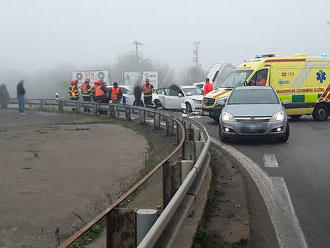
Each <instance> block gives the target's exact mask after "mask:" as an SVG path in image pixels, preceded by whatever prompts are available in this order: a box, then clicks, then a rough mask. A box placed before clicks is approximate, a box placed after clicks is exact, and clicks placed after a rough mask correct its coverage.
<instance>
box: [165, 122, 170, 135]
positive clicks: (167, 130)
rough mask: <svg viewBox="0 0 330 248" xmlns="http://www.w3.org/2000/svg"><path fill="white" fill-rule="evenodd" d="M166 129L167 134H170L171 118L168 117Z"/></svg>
mask: <svg viewBox="0 0 330 248" xmlns="http://www.w3.org/2000/svg"><path fill="white" fill-rule="evenodd" d="M165 124H166V125H165V129H166V136H169V135H170V120H169V119H168V118H166V120H165Z"/></svg>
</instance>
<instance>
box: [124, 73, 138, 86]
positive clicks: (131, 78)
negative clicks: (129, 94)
mask: <svg viewBox="0 0 330 248" xmlns="http://www.w3.org/2000/svg"><path fill="white" fill-rule="evenodd" d="M123 82H124V84H125V85H128V86H132V87H134V86H135V84H137V83H138V84H141V82H142V72H124V73H123Z"/></svg>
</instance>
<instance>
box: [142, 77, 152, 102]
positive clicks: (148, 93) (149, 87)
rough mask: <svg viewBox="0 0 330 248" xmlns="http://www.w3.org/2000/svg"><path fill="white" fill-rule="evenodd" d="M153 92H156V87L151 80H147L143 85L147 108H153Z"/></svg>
mask: <svg viewBox="0 0 330 248" xmlns="http://www.w3.org/2000/svg"><path fill="white" fill-rule="evenodd" d="M153 90H154V87H153V86H152V85H151V84H150V81H149V78H146V81H145V84H144V85H143V93H144V105H145V106H146V107H152V92H153Z"/></svg>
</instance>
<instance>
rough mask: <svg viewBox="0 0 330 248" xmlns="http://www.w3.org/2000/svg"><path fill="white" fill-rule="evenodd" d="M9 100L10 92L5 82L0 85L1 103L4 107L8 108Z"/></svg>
mask: <svg viewBox="0 0 330 248" xmlns="http://www.w3.org/2000/svg"><path fill="white" fill-rule="evenodd" d="M8 102H9V93H8V90H7V86H6V85H5V84H1V85H0V105H1V107H2V108H7V105H8Z"/></svg>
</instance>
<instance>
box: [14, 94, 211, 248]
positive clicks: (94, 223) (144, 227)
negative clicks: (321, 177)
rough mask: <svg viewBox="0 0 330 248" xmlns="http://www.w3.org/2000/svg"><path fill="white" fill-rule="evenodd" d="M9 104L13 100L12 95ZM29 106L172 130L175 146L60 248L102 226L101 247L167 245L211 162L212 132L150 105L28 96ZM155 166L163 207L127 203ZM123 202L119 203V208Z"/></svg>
mask: <svg viewBox="0 0 330 248" xmlns="http://www.w3.org/2000/svg"><path fill="white" fill-rule="evenodd" d="M10 104H17V101H16V99H11V101H10ZM25 104H26V105H27V106H30V107H32V106H37V108H38V109H41V110H43V109H45V110H46V109H49V107H52V108H54V107H55V108H56V109H58V110H59V111H66V110H69V111H75V112H77V113H80V112H83V111H84V112H87V113H93V114H100V113H101V114H104V115H105V116H110V117H111V118H124V119H126V120H136V121H138V122H139V123H140V124H141V125H148V124H149V125H150V124H153V127H154V128H156V129H157V128H165V130H166V134H167V135H176V137H177V138H176V140H177V146H176V147H175V149H174V150H173V151H172V152H171V153H170V154H169V155H168V156H167V157H166V158H165V159H164V160H163V161H161V162H160V163H159V164H157V165H156V166H155V167H154V168H153V169H152V170H151V171H150V172H148V173H147V174H146V175H145V176H144V177H143V178H142V179H141V180H140V181H138V182H137V183H136V184H135V185H134V186H133V187H132V188H130V189H129V190H128V191H127V192H126V193H124V194H123V195H122V196H120V197H119V199H117V200H116V201H114V202H113V203H112V204H111V205H110V206H108V207H107V208H106V209H104V210H103V211H102V212H101V213H99V214H98V215H97V216H96V217H95V218H94V219H93V220H91V221H90V222H89V223H87V224H86V225H85V226H84V227H82V228H81V229H80V230H78V231H77V232H76V233H74V234H73V235H72V236H71V237H69V238H68V239H67V240H65V241H64V242H60V240H59V239H58V245H59V247H60V248H69V247H83V244H84V242H85V240H86V239H87V242H88V239H89V237H90V233H91V232H92V233H95V232H99V231H100V229H102V228H103V227H105V232H106V235H105V239H106V240H105V242H104V244H105V245H104V247H106V248H110V247H116V248H117V247H118V248H119V247H139V248H146V247H171V246H172V244H173V242H174V240H175V238H176V237H177V235H178V234H179V233H180V232H179V230H180V226H181V225H182V223H183V222H184V220H185V219H186V218H187V217H188V216H189V215H191V213H192V210H193V203H194V202H195V199H196V197H197V194H198V192H199V189H200V187H201V185H202V182H203V179H204V177H205V174H206V168H207V166H208V164H209V162H210V154H209V153H208V149H209V146H210V138H209V136H208V133H207V132H206V130H205V128H204V127H202V126H199V123H198V122H194V121H193V120H190V119H187V118H184V119H179V118H177V117H173V116H169V114H164V113H161V112H158V111H155V110H153V109H149V108H142V107H136V106H128V105H121V104H111V103H110V104H102V103H95V102H82V101H68V100H58V99H27V100H26V102H25ZM158 170H161V171H162V173H163V185H162V186H163V187H162V188H163V204H162V207H161V209H157V210H155V209H138V210H136V209H128V208H123V207H121V206H120V204H121V203H123V202H125V200H126V199H127V198H128V197H129V196H131V195H132V194H133V193H134V192H136V191H137V190H138V189H139V188H140V187H141V186H142V185H144V184H145V183H146V182H147V181H148V180H149V179H150V178H151V176H153V175H154V174H155V173H156V172H157V171H158ZM160 193H161V192H160ZM120 207H121V208H120Z"/></svg>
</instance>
